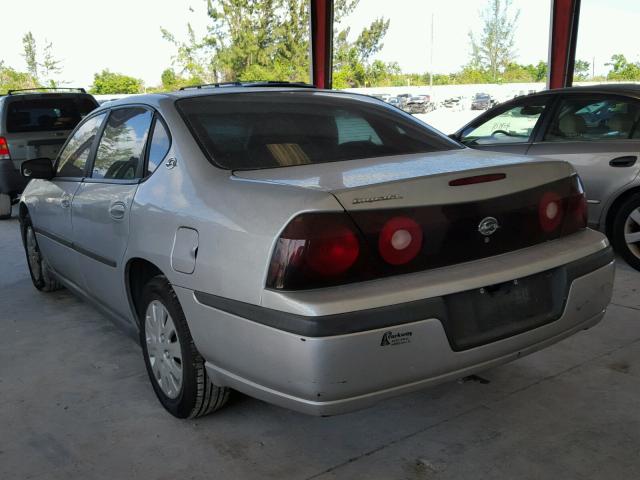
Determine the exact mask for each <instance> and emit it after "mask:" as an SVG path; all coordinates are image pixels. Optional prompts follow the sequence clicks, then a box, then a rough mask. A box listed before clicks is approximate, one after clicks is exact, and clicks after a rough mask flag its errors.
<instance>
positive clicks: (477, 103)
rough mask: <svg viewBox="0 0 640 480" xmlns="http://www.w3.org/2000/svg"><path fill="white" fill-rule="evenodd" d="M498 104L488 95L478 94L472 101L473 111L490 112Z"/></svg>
mask: <svg viewBox="0 0 640 480" xmlns="http://www.w3.org/2000/svg"><path fill="white" fill-rule="evenodd" d="M495 104H496V102H495V100H494V99H493V98H492V97H491V95H489V94H488V93H476V94H475V95H474V96H473V100H471V110H489V109H490V108H491V107H493V106H494V105H495Z"/></svg>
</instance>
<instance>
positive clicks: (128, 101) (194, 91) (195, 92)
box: [94, 86, 374, 112]
mask: <svg viewBox="0 0 640 480" xmlns="http://www.w3.org/2000/svg"><path fill="white" fill-rule="evenodd" d="M258 92H308V93H314V92H315V93H318V92H322V93H331V94H336V95H350V96H355V97H363V98H370V99H371V98H374V97H371V96H370V95H365V94H361V93H355V92H347V91H342V90H328V89H322V88H315V87H295V86H291V87H268V86H224V87H203V88H189V89H186V90H178V91H175V92H163V93H147V94H141V95H131V96H129V97H126V98H120V99H118V100H113V101H109V102H107V103H105V104H103V105H100V106H99V107H98V108H96V109H95V110H94V112H98V111H102V110H108V109H111V108H115V107H118V106H125V105H134V104H145V105H151V106H156V105H158V104H160V103H161V102H162V101H163V100H167V99H173V100H180V99H183V98H195V97H208V96H212V95H226V94H232V93H236V94H237V93H258Z"/></svg>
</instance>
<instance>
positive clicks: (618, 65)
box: [605, 53, 640, 81]
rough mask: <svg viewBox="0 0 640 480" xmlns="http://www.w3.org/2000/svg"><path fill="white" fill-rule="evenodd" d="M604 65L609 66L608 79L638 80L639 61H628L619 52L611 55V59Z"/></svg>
mask: <svg viewBox="0 0 640 480" xmlns="http://www.w3.org/2000/svg"><path fill="white" fill-rule="evenodd" d="M605 65H607V66H609V67H611V71H610V72H609V73H608V74H607V79H608V80H622V81H627V80H640V63H638V62H629V61H628V60H627V58H626V57H625V56H624V55H622V54H621V53H617V54H615V55H612V56H611V61H610V62H608V63H605Z"/></svg>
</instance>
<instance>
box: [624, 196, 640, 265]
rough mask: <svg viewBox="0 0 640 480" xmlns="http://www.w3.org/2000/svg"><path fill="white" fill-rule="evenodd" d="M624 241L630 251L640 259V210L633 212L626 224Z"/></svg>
mask: <svg viewBox="0 0 640 480" xmlns="http://www.w3.org/2000/svg"><path fill="white" fill-rule="evenodd" d="M624 239H625V241H626V242H627V247H628V248H629V251H630V252H631V253H633V254H634V255H635V256H636V257H638V258H640V208H636V209H635V210H633V211H631V213H630V214H629V216H628V217H627V221H626V222H625V224H624Z"/></svg>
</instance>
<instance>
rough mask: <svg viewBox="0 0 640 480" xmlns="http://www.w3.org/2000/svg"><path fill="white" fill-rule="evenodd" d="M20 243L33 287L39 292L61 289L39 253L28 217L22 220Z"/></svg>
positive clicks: (36, 240)
mask: <svg viewBox="0 0 640 480" xmlns="http://www.w3.org/2000/svg"><path fill="white" fill-rule="evenodd" d="M22 243H23V244H24V250H25V253H26V255H27V266H28V267H29V274H30V275H31V282H32V283H33V286H34V287H36V288H37V289H38V290H40V291H41V292H53V291H55V290H59V289H61V288H62V284H61V283H60V282H59V281H58V280H57V279H56V277H55V275H54V274H53V272H52V271H51V267H49V264H48V263H47V261H46V260H45V259H44V258H43V257H42V253H40V247H39V246H38V239H37V238H36V233H35V231H34V229H33V225H31V219H30V218H29V216H26V217H25V218H24V219H23V220H22Z"/></svg>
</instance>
